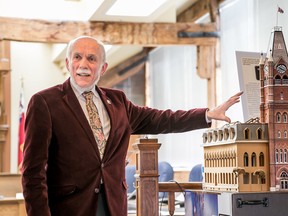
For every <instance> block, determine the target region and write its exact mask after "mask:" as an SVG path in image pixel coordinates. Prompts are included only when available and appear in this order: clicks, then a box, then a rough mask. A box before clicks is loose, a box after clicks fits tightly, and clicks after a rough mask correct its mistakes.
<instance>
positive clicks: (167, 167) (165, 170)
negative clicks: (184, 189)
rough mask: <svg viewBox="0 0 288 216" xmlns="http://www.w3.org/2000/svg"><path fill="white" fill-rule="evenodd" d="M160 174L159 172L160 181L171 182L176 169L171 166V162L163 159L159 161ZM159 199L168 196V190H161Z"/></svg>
mask: <svg viewBox="0 0 288 216" xmlns="http://www.w3.org/2000/svg"><path fill="white" fill-rule="evenodd" d="M158 174H159V178H158V181H159V182H169V181H172V180H173V179H174V170H173V167H172V166H171V164H170V163H168V162H166V161H161V162H159V163H158ZM158 196H159V200H160V201H161V200H163V198H167V197H168V193H167V192H159V195H158Z"/></svg>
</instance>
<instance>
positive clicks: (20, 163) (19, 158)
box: [18, 89, 25, 173]
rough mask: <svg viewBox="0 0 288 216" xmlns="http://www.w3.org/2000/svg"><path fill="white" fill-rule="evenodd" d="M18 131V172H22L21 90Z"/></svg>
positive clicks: (23, 118)
mask: <svg viewBox="0 0 288 216" xmlns="http://www.w3.org/2000/svg"><path fill="white" fill-rule="evenodd" d="M19 109H20V110H19V111H20V113H19V131H18V170H19V172H20V173H21V172H22V161H23V147H24V139H25V131H24V124H25V111H24V97H23V90H22V89H21V92H20V104H19Z"/></svg>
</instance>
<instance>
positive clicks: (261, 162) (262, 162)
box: [259, 152, 264, 166]
mask: <svg viewBox="0 0 288 216" xmlns="http://www.w3.org/2000/svg"><path fill="white" fill-rule="evenodd" d="M259 166H264V154H263V152H260V154H259Z"/></svg>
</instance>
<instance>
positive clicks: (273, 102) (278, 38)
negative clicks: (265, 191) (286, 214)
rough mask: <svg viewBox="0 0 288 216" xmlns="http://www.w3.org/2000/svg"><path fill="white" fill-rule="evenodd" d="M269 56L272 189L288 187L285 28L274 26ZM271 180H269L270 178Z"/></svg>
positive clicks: (264, 104) (265, 111)
mask: <svg viewBox="0 0 288 216" xmlns="http://www.w3.org/2000/svg"><path fill="white" fill-rule="evenodd" d="M271 34H272V35H271V36H272V37H273V42H272V46H271V50H270V53H268V54H267V58H266V59H265V60H264V59H263V57H262V58H261V60H260V65H259V66H260V67H259V69H260V96H261V99H260V122H261V123H267V124H268V134H269V154H270V164H269V166H270V190H271V191H275V190H288V156H287V151H288V134H287V133H288V55H287V49H286V45H285V40H284V36H283V33H282V28H281V27H274V31H273V32H272V33H271ZM267 180H268V179H267Z"/></svg>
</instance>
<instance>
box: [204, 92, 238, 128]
mask: <svg viewBox="0 0 288 216" xmlns="http://www.w3.org/2000/svg"><path fill="white" fill-rule="evenodd" d="M242 94H243V91H241V92H238V93H237V94H235V95H233V96H232V97H230V98H229V99H228V100H227V101H226V102H224V103H222V104H221V105H219V106H217V107H215V108H214V109H212V110H208V111H207V118H208V120H210V121H211V120H212V119H214V120H221V121H226V122H229V123H231V119H230V118H229V117H228V116H226V115H225V112H226V111H227V110H228V109H229V108H230V107H231V106H232V105H234V104H235V103H238V102H239V101H240V96H241V95H242Z"/></svg>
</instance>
